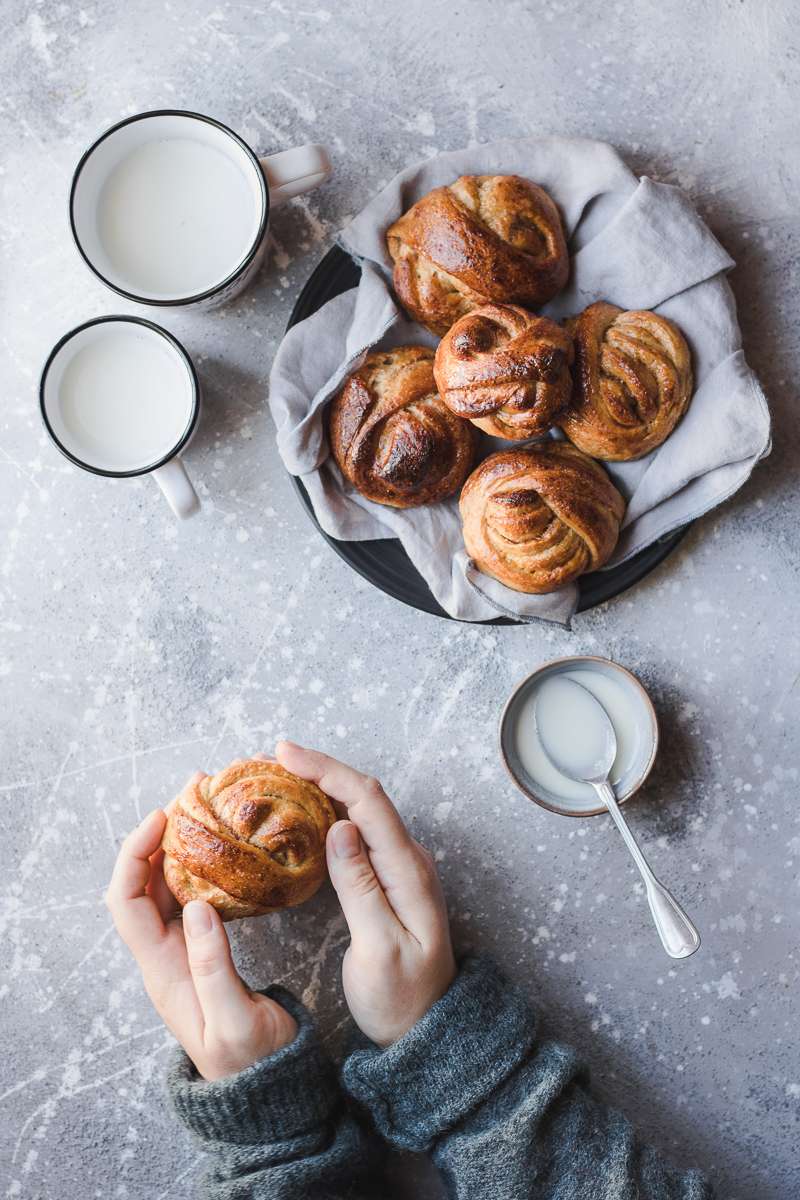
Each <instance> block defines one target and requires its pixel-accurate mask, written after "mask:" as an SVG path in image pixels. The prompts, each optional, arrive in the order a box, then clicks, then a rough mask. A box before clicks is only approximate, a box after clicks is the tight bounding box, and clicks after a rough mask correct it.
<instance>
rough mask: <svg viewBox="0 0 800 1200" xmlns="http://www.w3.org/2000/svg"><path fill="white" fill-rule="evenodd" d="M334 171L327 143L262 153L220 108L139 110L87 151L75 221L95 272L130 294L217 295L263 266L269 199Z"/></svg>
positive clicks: (216, 299)
mask: <svg viewBox="0 0 800 1200" xmlns="http://www.w3.org/2000/svg"><path fill="white" fill-rule="evenodd" d="M330 174H331V165H330V160H329V158H328V154H327V151H326V150H325V148H324V147H323V146H317V145H307V146H297V147H295V148H294V149H292V150H283V151H280V152H279V153H277V154H271V155H269V157H267V158H261V159H259V158H258V157H257V155H256V154H255V153H254V152H253V151H252V150H251V149H250V147H249V146H248V145H247V143H246V142H244V141H243V140H242V138H240V137H239V136H238V134H236V133H234V132H233V130H231V129H228V127H227V126H225V125H223V124H222V123H221V122H220V121H216V120H214V119H213V118H211V117H205V116H202V115H201V114H199V113H194V112H184V111H181V110H173V109H162V110H158V111H155V112H145V113H140V114H138V115H137V116H134V117H128V118H127V119H126V120H124V121H120V122H119V123H118V124H117V125H114V126H112V128H111V129H107V130H106V132H105V133H103V134H102V135H101V136H100V137H99V138H98V139H97V141H95V142H94V143H93V144H92V145H91V146H90V147H89V149H88V150H87V151H86V153H85V154H84V155H83V157H82V158H81V160H80V162H79V163H78V166H77V167H76V169H75V173H74V175H73V178H72V187H71V190H70V223H71V226H72V233H73V236H74V238H75V243H76V245H77V247H78V250H79V251H80V253H81V255H82V256H83V259H84V261H85V262H86V263H87V265H88V266H89V267H90V268H91V270H92V271H93V272H94V273H95V275H97V277H98V278H99V279H101V280H102V281H103V283H105V284H107V286H108V287H110V288H112V289H113V290H114V291H115V292H117V293H118V294H119V295H121V296H124V297H125V298H126V299H128V300H133V301H135V302H137V303H139V304H151V305H154V306H158V307H172V308H187V307H195V306H201V307H204V308H206V307H213V306H215V305H217V304H221V303H224V302H225V301H227V300H230V299H231V298H232V297H233V296H235V295H238V293H239V292H241V291H242V289H243V288H245V287H246V286H247V284H248V283H249V282H250V281H251V280H252V279H253V277H254V276H255V274H256V272H257V271H258V268H259V266H260V264H261V261H262V259H263V257H264V251H265V249H266V241H267V227H268V223H269V214H270V209H271V208H276V207H277V206H278V205H280V204H283V203H284V201H286V200H288V199H290V198H291V197H292V196H299V195H301V194H302V193H303V192H308V191H310V190H311V189H312V188H315V187H317V186H318V185H319V184H321V183H323V182H324V181H325V180H326V179H327V178H328V177H329V176H330Z"/></svg>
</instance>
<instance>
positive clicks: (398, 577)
mask: <svg viewBox="0 0 800 1200" xmlns="http://www.w3.org/2000/svg"><path fill="white" fill-rule="evenodd" d="M360 278H361V268H360V267H359V266H358V264H357V263H355V262H353V260H352V258H351V257H350V255H349V254H346V253H345V252H344V250H342V249H341V248H340V247H339V246H334V247H333V248H332V249H331V250H329V251H328V253H327V254H326V255H325V257H324V258H323V259H322V261H321V262H320V263H319V265H318V266H317V268H316V270H315V271H314V273H313V275H311V277H310V278H309V280H308V282H307V283H306V286H305V287H304V288H303V290H302V292H301V293H300V295H299V296H298V297H297V303H296V304H295V306H294V308H293V309H292V315H291V317H290V318H289V324H288V325H287V329H291V328H292V326H293V325H296V324H297V323H298V321H304V320H305V318H306V317H310V316H311V315H312V314H313V313H315V312H316V311H317V309H319V308H321V307H322V305H323V304H325V303H326V301H328V300H332V299H333V297H334V296H338V295H340V294H341V293H342V292H346V291H347V290H348V289H349V288H354V287H356V286H357V285H358V281H359V279H360ZM290 478H291V480H292V483H293V484H294V486H295V489H296V490H297V494H298V495H299V497H300V499H301V500H302V502H303V505H304V507H305V509H306V512H307V513H308V515H309V517H310V518H311V520H312V521H313V522H314V524H315V525H316V527H317V529H319V532H320V533H321V534H322V536H323V537H324V538H325V541H326V542H327V543H328V545H329V546H332V547H333V549H334V550H335V551H336V553H337V554H338V555H339V557H340V558H343V559H344V561H345V562H346V563H349V565H350V566H351V567H352V568H353V570H354V571H357V572H358V574H359V575H363V577H364V578H365V579H368V580H369V582H370V583H372V584H374V585H375V587H377V588H380V590H381V591H382V592H386V594H387V595H389V596H394V598H395V600H402V602H403V603H404V604H409V605H410V606H411V607H412V608H419V609H421V610H422V612H428V613H433V614H434V615H435V616H437V617H446V618H447V619H448V620H452V619H453V618H451V617H450V614H449V613H446V612H445V611H444V609H443V608H442V607H441V605H440V604H437V602H436V600H435V599H434V596H433V594H432V593H431V590H430V588H429V587H428V585H427V583H426V582H425V580H424V579H423V578H422V576H421V575H420V573H419V571H418V570H417V568H416V567H415V566H414V565H413V563H412V562H411V559H410V558H409V557H408V555H407V554H406V552H405V550H404V549H403V547H402V545H401V543H400V541H399V540H398V538H378V539H377V540H376V541H372V542H340V541H339V540H338V539H337V538H333V537H330V536H329V534H327V533H325V531H324V530H323V529H321V528H320V525H319V522H318V521H317V518H316V517H315V516H314V510H313V508H312V507H311V501H310V500H309V498H308V493H307V492H306V489H305V488H304V487H303V483H302V480H301V479H300V478H298V476H296V475H292V476H290ZM688 528H689V526H688V525H684V526H683V528H682V529H676V530H675V531H674V532H673V533H670V534H668V535H667V537H664V538H661V539H660V540H659V541H657V542H654V543H653V545H652V546H648V547H647V548H646V549H644V550H642V551H641V552H640V553H639V554H637V555H636V556H635V557H634V558H630V559H628V561H627V562H624V563H621V564H620V565H619V566H618V567H612V568H611V570H609V571H593V572H592V574H590V575H582V576H581V578H580V580H579V582H578V589H579V593H580V595H579V599H578V612H585V611H586V609H587V608H594V607H595V606H596V605H598V604H603V603H604V601H606V600H611V599H613V597H614V596H618V595H619V594H620V592H624V591H626V590H627V589H628V588H629V587H633V585H634V584H635V583H638V582H639V580H640V579H644V577H645V575H648V574H649V573H650V572H651V571H652V570H653V569H654V567H657V566H658V564H659V563H661V562H663V561H664V559H665V558H666V557H667V555H668V554H670V553H671V552H672V551H673V550H674V549H675V547H676V546H677V544H678V542H679V541H680V540H681V538H682V537H683V535H684V534H685V533H686V530H687V529H688ZM480 624H482V625H519V624H522V622H520V621H513V620H511V619H510V618H509V617H495V618H494V619H493V620H491V621H481V622H480Z"/></svg>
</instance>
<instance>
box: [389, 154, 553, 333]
mask: <svg viewBox="0 0 800 1200" xmlns="http://www.w3.org/2000/svg"><path fill="white" fill-rule="evenodd" d="M386 242H387V246H388V249H389V254H390V255H391V257H392V259H393V261H394V288H395V291H396V293H397V295H398V297H399V299H400V302H401V303H402V304H403V306H404V307H405V308H406V309H407V310H408V312H409V313H411V315H412V316H413V317H414V318H415V319H416V320H417V321H420V322H421V323H422V324H423V325H427V327H428V328H429V329H431V330H433V332H434V333H438V334H439V335H442V334H445V333H446V332H447V330H448V329H449V328H450V326H451V325H452V324H453V322H454V321H456V320H458V318H459V317H461V316H463V315H464V314H465V313H467V312H469V311H470V310H471V309H473V308H477V307H478V306H479V305H481V304H486V303H487V302H489V301H495V302H497V303H500V304H504V303H511V304H523V305H525V306H526V307H529V308H530V307H536V306H537V305H540V304H544V303H546V301H547V300H549V299H551V297H552V296H554V295H555V294H556V292H559V291H561V289H562V288H563V287H564V285H565V283H566V282H567V276H568V275H569V255H568V254H567V245H566V241H565V239H564V230H563V227H562V224H561V217H560V215H559V212H558V209H557V208H556V206H555V204H554V203H553V201H552V200H551V199H550V197H549V196H548V194H547V192H545V191H544V189H543V188H540V187H539V186H538V184H535V183H531V182H530V180H528V179H522V178H521V177H520V176H519V175H462V176H461V177H460V178H459V179H457V180H456V181H455V183H451V184H450V185H449V186H447V187H440V188H434V190H433V191H432V192H428V194H427V196H423V197H422V199H421V200H418V201H417V203H416V204H415V205H414V206H413V207H412V208H410V209H409V210H408V212H407V213H404V214H403V216H402V217H400V219H399V220H398V221H395V223H394V224H393V225H392V226H391V227H390V228H389V229H388V231H387V233H386Z"/></svg>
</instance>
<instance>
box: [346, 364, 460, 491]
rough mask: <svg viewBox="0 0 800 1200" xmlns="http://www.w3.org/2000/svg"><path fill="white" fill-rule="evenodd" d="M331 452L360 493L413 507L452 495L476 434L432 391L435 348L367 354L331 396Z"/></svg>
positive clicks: (457, 487)
mask: <svg viewBox="0 0 800 1200" xmlns="http://www.w3.org/2000/svg"><path fill="white" fill-rule="evenodd" d="M328 432H329V439H330V446H331V452H332V453H333V456H334V458H335V459H336V462H337V463H338V465H339V469H340V471H341V472H342V474H343V475H344V476H345V478H346V479H348V480H349V481H350V483H352V485H353V487H355V488H356V489H357V490H358V491H359V492H360V493H361V495H362V496H366V498H367V499H368V500H374V501H375V502H376V503H377V504H388V505H391V506H393V507H394V508H411V507H414V506H416V505H421V504H435V503H436V502H437V501H439V500H444V499H446V498H447V497H448V496H452V495H453V493H454V492H457V491H458V489H459V488H460V487H461V485H462V483H463V482H464V480H465V479H466V477H467V474H468V472H469V469H470V467H471V466H472V461H473V457H474V453H475V434H474V430H473V429H472V427H471V425H470V424H469V422H467V421H462V420H460V419H459V418H458V417H456V416H454V415H453V413H451V412H450V410H449V408H447V406H446V405H445V404H444V403H443V402H442V400H441V399H440V397H439V394H438V393H437V391H436V384H435V383H434V379H433V351H432V350H429V349H428V348H427V347H426V346H401V347H399V348H398V349H395V350H379V351H375V352H373V353H372V354H368V355H367V357H366V359H365V361H364V363H363V365H362V366H361V367H359V369H358V370H357V371H355V372H354V373H353V374H352V375H351V376H350V378H349V379H348V380H347V382H346V383H345V385H344V387H343V388H342V390H341V391H340V392H339V394H338V396H336V397H335V398H334V400H333V401H332V403H331V406H330V412H329V415H328Z"/></svg>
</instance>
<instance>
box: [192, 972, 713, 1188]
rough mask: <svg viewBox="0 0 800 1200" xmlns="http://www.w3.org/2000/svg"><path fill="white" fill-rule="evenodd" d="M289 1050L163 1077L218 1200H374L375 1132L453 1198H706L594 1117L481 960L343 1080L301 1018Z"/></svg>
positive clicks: (360, 1052) (356, 1059)
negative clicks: (218, 1074) (209, 1074)
mask: <svg viewBox="0 0 800 1200" xmlns="http://www.w3.org/2000/svg"><path fill="white" fill-rule="evenodd" d="M266 994H267V995H270V996H272V997H273V998H274V999H275V1000H277V1001H278V1002H279V1003H280V1004H282V1005H284V1007H285V1008H287V1009H288V1011H289V1012H290V1013H291V1014H292V1015H293V1016H294V1017H295V1019H296V1020H297V1022H298V1026H299V1031H298V1035H297V1037H296V1038H295V1040H294V1041H293V1042H292V1044H291V1045H290V1046H287V1047H285V1048H284V1049H283V1050H280V1051H278V1053H277V1054H274V1055H272V1056H271V1057H269V1058H266V1059H263V1060H262V1061H261V1062H260V1063H256V1064H255V1066H253V1067H249V1068H248V1069H247V1070H246V1071H242V1072H241V1074H239V1075H236V1076H234V1077H233V1078H231V1079H224V1080H219V1081H217V1082H216V1083H205V1082H203V1081H202V1080H201V1079H199V1078H198V1076H197V1074H196V1072H195V1071H194V1068H193V1067H192V1065H191V1063H189V1061H188V1059H186V1057H185V1055H181V1057H180V1059H179V1060H178V1062H177V1063H176V1065H175V1066H174V1067H173V1068H172V1070H171V1072H170V1076H169V1089H170V1093H171V1096H172V1100H173V1103H174V1105H175V1109H176V1111H177V1113H178V1115H179V1116H180V1118H181V1120H182V1121H183V1122H184V1123H185V1124H186V1125H188V1127H189V1128H190V1129H191V1130H192V1131H193V1132H194V1133H195V1134H196V1135H197V1137H199V1138H200V1139H201V1141H202V1142H203V1145H204V1148H205V1149H206V1150H207V1151H208V1152H209V1154H210V1156H211V1164H212V1166H211V1174H210V1176H209V1178H208V1181H207V1185H206V1187H207V1190H206V1195H208V1196H210V1197H212V1198H213V1200H344V1198H345V1197H349V1198H350V1200H357V1198H360V1200H374V1198H375V1197H378V1196H380V1195H381V1194H382V1186H381V1180H380V1172H379V1170H378V1159H377V1158H376V1156H375V1154H374V1142H373V1141H372V1139H371V1138H370V1137H369V1136H368V1135H367V1134H365V1132H364V1126H367V1125H371V1126H372V1127H373V1128H374V1129H375V1130H376V1131H377V1132H378V1133H379V1134H380V1135H381V1136H382V1137H383V1138H384V1139H385V1141H387V1142H388V1143H390V1144H391V1145H393V1146H396V1147H399V1148H402V1149H409V1150H422V1151H426V1152H428V1153H429V1154H431V1156H432V1158H433V1161H434V1162H435V1163H436V1165H437V1166H438V1167H439V1169H440V1171H441V1174H442V1178H443V1180H444V1183H445V1187H446V1190H447V1192H448V1194H449V1195H450V1196H452V1197H454V1198H455V1200H709V1198H710V1196H711V1192H710V1190H709V1187H708V1184H707V1183H706V1182H705V1181H704V1180H703V1178H702V1176H700V1175H699V1174H698V1173H697V1172H694V1171H680V1170H676V1169H675V1168H673V1167H670V1166H669V1165H668V1164H666V1163H665V1162H664V1160H663V1159H662V1158H661V1156H660V1155H659V1154H658V1152H657V1151H656V1150H654V1149H653V1148H652V1147H649V1146H644V1145H642V1143H641V1142H639V1140H638V1139H637V1137H636V1135H635V1133H634V1131H633V1129H632V1128H631V1126H630V1125H629V1123H628V1122H627V1121H626V1120H625V1118H624V1117H622V1116H621V1115H620V1114H619V1113H617V1112H614V1111H613V1110H612V1109H607V1108H604V1107H603V1106H602V1105H600V1104H598V1103H597V1102H596V1101H595V1100H594V1099H593V1098H592V1097H591V1095H590V1094H589V1092H588V1091H587V1080H586V1076H585V1073H584V1071H583V1069H582V1068H581V1066H580V1064H579V1063H578V1061H577V1059H576V1056H575V1054H574V1053H573V1051H571V1050H570V1049H569V1048H567V1047H564V1046H559V1045H557V1044H555V1043H551V1042H539V1041H537V1039H536V1022H535V1019H534V1016H533V1012H532V1010H531V1008H530V1007H529V1005H528V1003H527V1001H526V1000H525V998H524V997H523V996H522V994H521V993H520V992H519V991H518V990H517V989H516V988H515V987H513V986H512V985H511V984H509V983H507V982H506V981H505V980H504V979H503V977H502V976H501V975H500V973H499V972H498V971H497V969H496V968H495V967H494V966H493V965H492V963H490V962H489V961H488V960H485V959H467V960H466V961H465V962H464V963H463V964H462V966H461V969H460V972H459V975H458V977H457V978H456V980H455V982H454V983H453V985H452V987H451V988H450V990H449V991H448V992H447V994H446V995H445V996H443V997H442V999H441V1000H439V1001H438V1002H437V1003H436V1004H435V1005H434V1006H433V1008H431V1010H430V1011H429V1012H428V1013H427V1014H426V1016H425V1017H423V1018H422V1020H421V1021H419V1022H418V1023H417V1024H416V1025H415V1026H414V1027H413V1029H411V1030H410V1031H409V1032H408V1033H407V1034H406V1035H405V1037H403V1038H401V1039H400V1041H399V1042H396V1043H395V1044H394V1045H393V1046H390V1047H389V1048H388V1049H381V1048H380V1047H378V1046H375V1045H373V1044H372V1043H369V1042H366V1043H365V1042H363V1040H362V1045H361V1047H360V1048H359V1049H357V1050H355V1051H354V1052H353V1053H352V1054H351V1055H350V1056H349V1058H348V1059H347V1061H346V1062H345V1064H344V1068H343V1081H344V1087H345V1089H346V1091H347V1092H348V1093H349V1095H350V1097H351V1098H352V1101H353V1103H354V1105H355V1106H356V1107H357V1108H358V1109H359V1110H360V1113H361V1116H362V1121H361V1122H360V1123H359V1122H357V1121H356V1119H355V1118H354V1117H353V1116H352V1115H351V1113H350V1112H348V1109H347V1107H346V1104H345V1097H344V1094H343V1093H342V1092H341V1091H340V1090H339V1088H338V1085H337V1083H336V1081H335V1078H334V1073H333V1068H332V1066H331V1064H330V1062H329V1061H328V1059H327V1058H326V1056H325V1054H324V1053H323V1051H322V1049H321V1047H320V1046H319V1043H318V1042H317V1041H316V1038H315V1036H314V1032H313V1028H312V1025H311V1019H310V1017H309V1015H308V1013H307V1012H306V1011H305V1009H304V1008H303V1006H302V1005H301V1004H299V1003H298V1001H296V1000H295V999H294V998H293V997H292V996H291V995H290V993H288V992H286V991H284V990H283V989H281V988H270V989H269V990H268V991H267V992H266Z"/></svg>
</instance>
